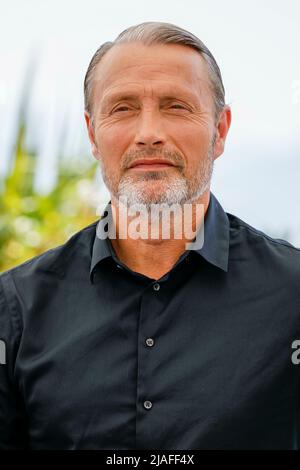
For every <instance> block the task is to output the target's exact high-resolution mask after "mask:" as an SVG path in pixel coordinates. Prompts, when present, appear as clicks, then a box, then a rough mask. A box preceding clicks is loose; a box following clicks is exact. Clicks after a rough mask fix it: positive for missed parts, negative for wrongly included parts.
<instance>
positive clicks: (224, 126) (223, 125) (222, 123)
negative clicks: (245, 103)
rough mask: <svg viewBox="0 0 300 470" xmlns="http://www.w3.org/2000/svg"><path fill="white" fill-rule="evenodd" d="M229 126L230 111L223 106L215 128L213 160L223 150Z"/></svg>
mask: <svg viewBox="0 0 300 470" xmlns="http://www.w3.org/2000/svg"><path fill="white" fill-rule="evenodd" d="M230 124H231V109H230V107H229V106H228V105H226V106H224V108H223V110H222V111H221V114H220V116H219V119H218V123H217V126H216V141H215V151H214V159H215V160H216V159H217V158H218V157H219V156H220V155H222V153H223V152H224V148H225V140H226V137H227V133H228V131H229V128H230Z"/></svg>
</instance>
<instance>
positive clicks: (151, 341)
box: [146, 338, 154, 346]
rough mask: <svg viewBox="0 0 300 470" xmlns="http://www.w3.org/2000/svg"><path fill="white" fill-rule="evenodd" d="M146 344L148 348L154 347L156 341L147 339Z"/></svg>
mask: <svg viewBox="0 0 300 470" xmlns="http://www.w3.org/2000/svg"><path fill="white" fill-rule="evenodd" d="M146 344H147V346H153V344H154V339H152V338H147V339H146Z"/></svg>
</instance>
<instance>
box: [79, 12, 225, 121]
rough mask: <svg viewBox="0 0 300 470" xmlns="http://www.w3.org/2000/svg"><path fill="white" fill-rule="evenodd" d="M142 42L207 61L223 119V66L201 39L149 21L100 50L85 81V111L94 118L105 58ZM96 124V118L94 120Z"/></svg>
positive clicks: (173, 26)
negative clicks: (97, 79)
mask: <svg viewBox="0 0 300 470" xmlns="http://www.w3.org/2000/svg"><path fill="white" fill-rule="evenodd" d="M133 42H140V43H142V44H144V45H146V46H151V45H153V44H181V45H183V46H188V47H191V48H192V49H195V50H196V51H197V52H199V54H200V55H201V56H202V57H203V59H204V60H205V62H206V64H207V66H208V72H209V76H210V81H211V83H210V85H211V89H212V93H213V96H214V104H215V119H216V121H217V120H218V118H219V115H220V112H221V111H222V109H223V108H224V106H225V89H224V85H223V81H222V76H221V71H220V69H219V66H218V64H217V62H216V60H215V58H214V56H213V55H212V53H211V52H210V50H209V49H208V48H207V47H206V46H205V44H204V43H203V42H202V41H200V39H199V38H197V36H195V35H194V34H192V33H190V32H189V31H186V30H185V29H182V28H180V27H179V26H176V25H173V24H171V23H162V22H156V21H149V22H145V23H140V24H138V25H134V26H131V27H129V28H127V29H125V30H124V31H122V33H120V34H119V36H118V37H117V38H116V39H115V40H114V41H113V42H112V41H108V42H105V43H104V44H102V46H100V47H99V49H97V51H96V52H95V54H94V55H93V57H92V60H91V62H90V64H89V66H88V69H87V72H86V75H85V78H84V107H85V110H86V112H87V113H88V114H89V115H90V116H91V117H92V103H91V94H92V86H93V78H94V71H95V68H96V66H97V65H98V63H99V62H100V60H101V59H102V57H103V56H104V55H105V54H106V52H108V51H109V50H110V49H111V48H112V47H113V46H114V45H116V44H124V43H133ZM92 122H93V117H92Z"/></svg>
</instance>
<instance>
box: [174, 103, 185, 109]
mask: <svg viewBox="0 0 300 470" xmlns="http://www.w3.org/2000/svg"><path fill="white" fill-rule="evenodd" d="M171 108H175V109H186V108H185V106H182V105H181V104H172V106H171Z"/></svg>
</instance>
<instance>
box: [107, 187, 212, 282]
mask: <svg viewBox="0 0 300 470" xmlns="http://www.w3.org/2000/svg"><path fill="white" fill-rule="evenodd" d="M209 200H210V190H207V191H206V192H205V193H204V194H203V195H202V196H201V197H200V198H199V199H197V200H196V201H194V202H193V203H192V204H190V205H187V206H189V207H188V209H187V208H186V206H180V207H179V212H176V213H174V212H172V211H169V219H168V217H166V219H165V222H163V217H162V218H161V217H159V218H157V217H156V218H153V217H150V214H149V213H148V212H147V214H146V217H145V214H143V216H141V215H140V213H135V215H131V213H130V211H129V209H127V210H126V209H125V208H124V206H121V205H119V204H118V201H116V200H115V199H114V198H113V197H112V199H111V204H112V215H113V223H114V226H115V235H116V237H115V238H111V243H112V246H113V248H114V250H115V252H116V255H117V257H118V258H119V260H120V261H122V262H123V263H124V264H125V265H126V266H128V267H129V268H130V269H131V270H133V271H136V272H139V273H141V274H144V275H146V276H148V277H150V278H153V279H159V278H160V277H162V276H163V275H164V274H165V273H166V272H168V271H169V270H170V269H171V268H172V266H174V264H175V263H176V261H177V260H178V258H179V257H180V256H181V255H182V253H183V252H184V251H185V250H186V249H187V244H188V243H189V242H191V241H192V240H193V239H195V236H196V232H197V231H198V230H199V228H200V225H201V224H202V223H203V220H204V216H205V214H206V211H207V208H208V205H209ZM186 210H187V211H186ZM128 213H129V214H130V215H129V214H128ZM137 214H138V215H137ZM160 220H161V221H162V223H160ZM180 228H181V230H180ZM133 233H135V237H133V236H132V234H133ZM139 233H140V234H141V236H140V237H139V238H137V237H138V234H139ZM142 237H143V238H142Z"/></svg>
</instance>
